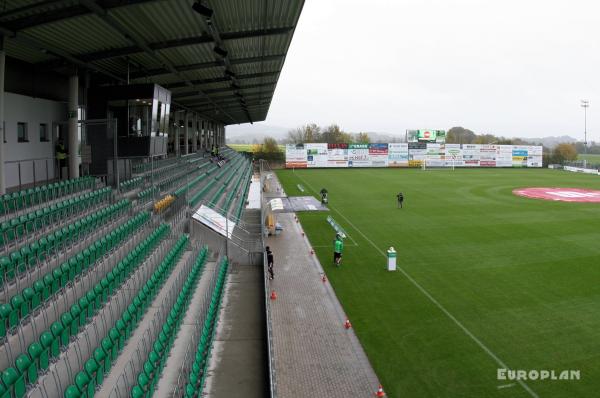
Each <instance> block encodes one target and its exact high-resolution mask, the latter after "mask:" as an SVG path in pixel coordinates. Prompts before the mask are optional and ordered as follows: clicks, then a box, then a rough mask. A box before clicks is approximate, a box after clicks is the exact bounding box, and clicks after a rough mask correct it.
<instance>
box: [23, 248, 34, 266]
mask: <svg viewBox="0 0 600 398" xmlns="http://www.w3.org/2000/svg"><path fill="white" fill-rule="evenodd" d="M21 257H22V258H23V262H24V263H25V268H26V269H28V270H31V269H33V268H34V267H35V264H36V258H35V256H34V255H33V253H32V251H31V248H30V247H29V246H23V247H22V248H21Z"/></svg>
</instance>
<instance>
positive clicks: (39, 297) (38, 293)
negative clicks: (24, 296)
mask: <svg viewBox="0 0 600 398" xmlns="http://www.w3.org/2000/svg"><path fill="white" fill-rule="evenodd" d="M33 291H34V292H35V295H34V296H33V298H32V300H31V310H32V311H33V310H35V309H37V308H38V307H39V306H40V304H41V303H42V301H43V300H44V293H45V291H46V287H45V285H44V281H43V280H42V279H38V280H37V281H35V282H33Z"/></svg>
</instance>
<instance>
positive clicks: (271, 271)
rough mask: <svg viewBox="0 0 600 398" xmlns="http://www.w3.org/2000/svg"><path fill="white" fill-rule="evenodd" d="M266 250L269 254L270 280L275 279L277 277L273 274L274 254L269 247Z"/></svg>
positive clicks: (268, 268)
mask: <svg viewBox="0 0 600 398" xmlns="http://www.w3.org/2000/svg"><path fill="white" fill-rule="evenodd" d="M265 250H266V252H267V270H268V272H269V279H273V278H274V277H275V274H274V272H273V252H272V251H271V248H270V247H269V246H267V247H266V248H265Z"/></svg>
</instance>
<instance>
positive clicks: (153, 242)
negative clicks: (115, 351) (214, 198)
mask: <svg viewBox="0 0 600 398" xmlns="http://www.w3.org/2000/svg"><path fill="white" fill-rule="evenodd" d="M169 231H170V228H169V227H168V225H166V224H162V225H161V226H160V227H159V228H157V229H156V230H155V231H153V232H152V234H150V235H149V236H148V237H147V238H146V239H145V240H144V241H143V242H141V243H140V244H139V245H138V246H137V247H136V248H135V249H134V250H133V251H131V252H130V253H129V254H128V255H127V257H125V258H124V259H123V260H122V261H121V262H119V264H117V266H115V267H114V269H113V270H112V271H110V272H109V273H108V275H107V276H105V277H104V278H103V279H102V280H101V281H100V282H98V283H97V284H96V285H95V286H94V287H93V288H92V289H90V290H89V291H88V292H87V293H86V294H84V295H83V296H82V297H81V298H79V300H78V301H76V302H75V304H73V305H72V306H71V308H70V310H69V311H66V312H64V313H63V314H62V315H61V316H60V318H59V320H57V321H56V322H54V323H53V324H52V325H51V327H50V330H47V331H44V332H43V333H42V334H41V336H40V339H39V341H35V342H33V343H31V344H30V345H29V347H28V349H27V352H26V353H23V354H20V355H19V356H18V357H17V359H16V360H15V366H14V367H10V368H8V369H6V370H4V371H3V372H2V383H0V397H3V396H4V394H7V393H8V395H7V396H8V397H11V398H21V397H23V396H24V395H25V389H26V385H27V384H34V383H35V382H36V381H37V378H38V375H39V374H40V373H43V372H46V371H47V370H48V366H49V363H50V360H52V359H55V358H58V356H59V355H60V350H61V348H64V347H66V346H67V345H68V344H69V342H70V340H71V337H74V336H76V335H77V334H78V333H79V332H80V331H81V330H82V329H83V327H84V326H85V325H86V324H87V323H88V322H89V321H90V320H91V319H92V318H93V317H94V315H95V314H96V313H97V312H98V310H99V309H100V308H101V307H102V306H103V305H104V304H105V303H106V302H107V301H108V299H109V297H110V296H112V294H113V292H115V291H116V290H117V289H118V288H119V286H120V285H122V284H123V283H124V282H125V281H126V280H127V277H128V276H129V275H131V274H132V273H133V272H134V271H135V270H136V269H137V268H138V267H139V266H140V264H142V263H143V261H144V259H145V258H146V257H147V256H148V255H149V254H150V253H151V252H152V251H153V250H154V249H155V248H156V246H157V245H158V244H159V243H160V241H161V240H162V239H163V238H164V237H165V236H166V235H167V234H168V233H169ZM113 329H114V328H113ZM111 332H112V330H111ZM115 332H116V330H115ZM116 333H117V334H118V332H116ZM105 340H106V338H105ZM110 346H112V343H106V342H105V341H104V340H102V347H110ZM103 355H104V352H103V351H102V350H100V351H98V349H97V350H96V351H95V352H94V357H95V358H96V357H99V358H102V356H103Z"/></svg>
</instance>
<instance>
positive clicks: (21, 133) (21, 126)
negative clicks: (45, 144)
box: [17, 122, 29, 142]
mask: <svg viewBox="0 0 600 398" xmlns="http://www.w3.org/2000/svg"><path fill="white" fill-rule="evenodd" d="M17 141H18V142H29V138H28V137H27V123H25V122H18V123H17Z"/></svg>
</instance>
